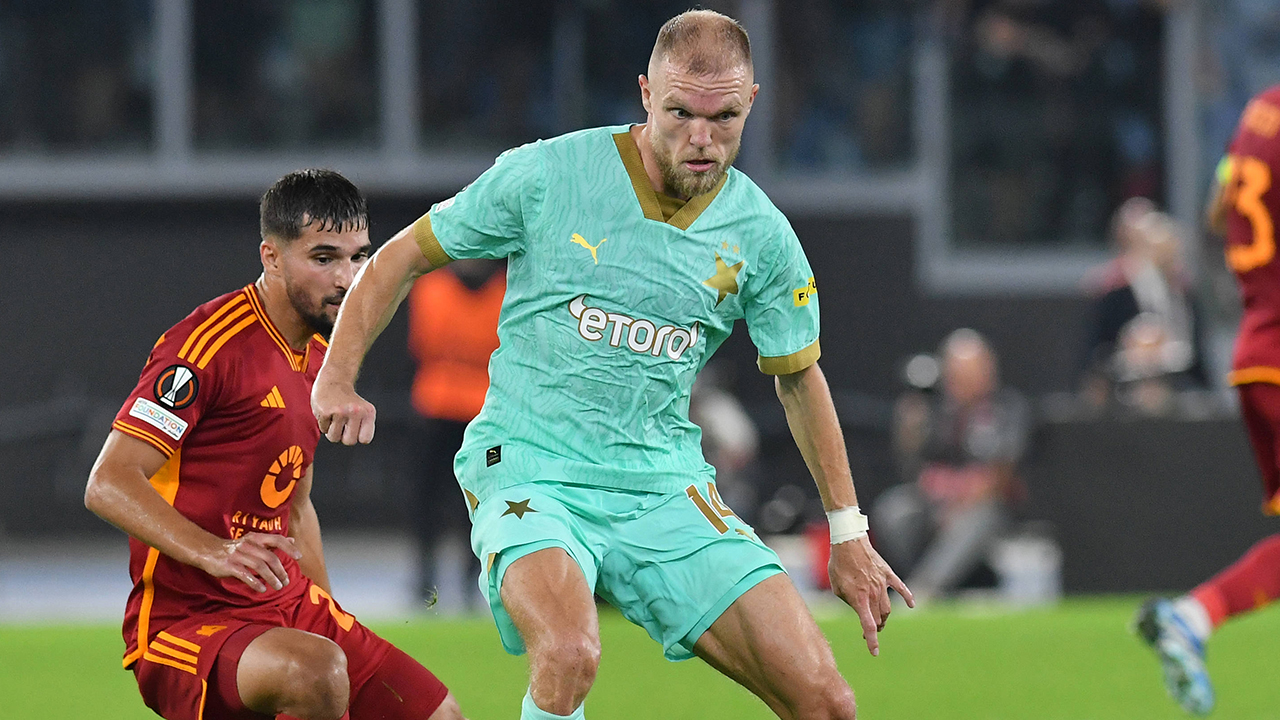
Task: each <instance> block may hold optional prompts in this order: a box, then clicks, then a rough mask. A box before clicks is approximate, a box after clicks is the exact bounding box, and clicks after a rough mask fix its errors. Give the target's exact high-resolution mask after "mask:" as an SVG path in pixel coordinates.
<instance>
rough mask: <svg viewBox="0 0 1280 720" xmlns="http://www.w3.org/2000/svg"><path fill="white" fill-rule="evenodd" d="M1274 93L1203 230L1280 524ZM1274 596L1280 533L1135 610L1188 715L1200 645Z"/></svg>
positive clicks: (1278, 121) (1265, 95) (1246, 123)
mask: <svg viewBox="0 0 1280 720" xmlns="http://www.w3.org/2000/svg"><path fill="white" fill-rule="evenodd" d="M1278 177H1280V85H1277V86H1274V87H1272V88H1270V89H1268V90H1266V91H1264V92H1262V93H1260V94H1259V95H1257V96H1256V97H1254V99H1253V100H1252V101H1250V102H1249V105H1248V106H1247V107H1246V108H1245V111H1244V114H1243V116H1241V118H1240V125H1239V127H1238V128H1237V130H1236V135H1235V138H1234V139H1233V140H1232V141H1231V145H1230V147H1229V148H1228V150H1227V155H1226V156H1225V157H1224V158H1223V159H1222V162H1221V163H1219V165H1218V172H1217V182H1216V183H1215V185H1214V191H1213V195H1212V198H1211V199H1210V201H1209V208H1208V224H1209V228H1210V229H1211V230H1212V231H1213V232H1215V233H1216V234H1218V235H1221V236H1224V237H1225V238H1226V243H1227V244H1226V256H1227V265H1228V266H1229V267H1230V268H1231V269H1232V270H1233V271H1234V272H1235V274H1236V278H1237V280H1238V281H1239V284H1240V294H1241V297H1242V299H1243V301H1244V316H1243V317H1242V318H1241V321H1240V334H1239V336H1238V338H1237V340H1236V348H1235V357H1234V359H1233V360H1232V371H1231V375H1230V376H1229V380H1230V382H1231V384H1232V385H1234V386H1236V388H1237V390H1238V392H1239V393H1240V410H1241V412H1242V413H1243V415H1244V421H1245V426H1246V427H1247V428H1248V430H1249V439H1250V441H1251V443H1252V445H1253V452H1254V456H1255V458H1256V459H1257V462H1258V469H1259V470H1260V471H1261V473H1262V485H1263V512H1265V513H1267V514H1269V515H1280V262H1277V261H1276V260H1277V259H1276V227H1275V219H1276V218H1277V217H1280V187H1277V186H1276V183H1275V180H1276V179H1277V178H1278ZM1277 597H1280V534H1276V535H1272V536H1270V537H1268V538H1266V539H1264V540H1262V541H1260V542H1259V543H1258V544H1256V545H1254V546H1253V548H1251V549H1250V550H1249V551H1248V552H1247V553H1246V554H1245V555H1244V557H1242V558H1241V559H1240V560H1238V561H1236V563H1235V564H1233V565H1231V566H1230V567H1228V568H1226V569H1225V570H1223V571H1222V572H1220V573H1218V574H1217V575H1215V576H1214V577H1212V578H1210V579H1209V580H1207V581H1205V582H1204V583H1202V584H1200V585H1199V586H1197V587H1196V588H1195V589H1193V590H1192V591H1191V592H1190V593H1188V594H1187V595H1184V596H1182V597H1180V598H1176V599H1173V600H1168V599H1164V598H1155V599H1152V600H1149V601H1147V602H1146V603H1145V604H1144V605H1143V606H1142V608H1141V609H1140V610H1139V611H1138V616H1137V618H1136V626H1137V629H1138V632H1139V634H1140V635H1141V636H1142V638H1143V639H1144V640H1146V641H1147V643H1148V644H1150V645H1151V647H1152V648H1153V649H1154V650H1155V652H1156V655H1157V656H1158V657H1159V658H1160V662H1161V665H1162V666H1163V669H1164V678H1165V685H1166V686H1167V687H1168V689H1169V693H1170V694H1171V695H1172V696H1173V698H1174V699H1175V700H1177V701H1178V703H1179V704H1180V705H1182V707H1183V708H1184V709H1186V710H1187V711H1188V712H1194V713H1197V714H1204V713H1207V712H1209V711H1210V710H1212V709H1213V704H1214V694H1213V686H1212V685H1211V684H1210V682H1209V675H1208V672H1207V671H1206V669H1205V665H1204V644H1205V642H1206V641H1207V640H1208V639H1209V636H1210V635H1211V634H1212V633H1213V631H1214V630H1215V629H1216V628H1217V627H1218V626H1220V625H1221V624H1222V623H1223V622H1224V621H1226V620H1227V619H1228V618H1231V617H1235V616H1237V615H1240V614H1243V613H1247V612H1249V611H1251V610H1254V609H1255V608H1258V607H1261V606H1262V605H1265V604H1267V603H1268V602H1270V601H1272V600H1274V599H1276V598H1277Z"/></svg>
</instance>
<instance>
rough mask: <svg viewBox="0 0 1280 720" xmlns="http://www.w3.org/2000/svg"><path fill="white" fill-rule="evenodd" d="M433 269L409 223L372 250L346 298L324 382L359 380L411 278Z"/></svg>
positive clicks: (329, 352)
mask: <svg viewBox="0 0 1280 720" xmlns="http://www.w3.org/2000/svg"><path fill="white" fill-rule="evenodd" d="M430 270H431V264H430V263H428V262H427V259H426V258H425V257H423V255H422V251H421V250H419V249H418V245H417V243H416V242H415V241H414V238H413V232H412V228H411V227H410V228H405V229H404V230H402V231H400V232H399V233H397V234H396V236H395V237H393V238H391V239H390V240H388V241H387V243H386V244H385V245H383V246H382V247H381V248H380V249H379V250H378V252H376V253H374V255H373V257H372V258H370V259H369V262H368V263H366V264H365V266H364V268H362V269H361V271H360V274H359V275H358V276H357V277H356V280H355V282H354V283H353V284H352V286H351V290H350V292H348V293H347V296H346V298H345V299H344V300H343V302H342V309H341V311H340V312H339V313H338V320H337V322H336V323H335V324H334V328H333V337H332V342H331V344H330V347H329V351H328V353H327V354H326V355H325V361H324V366H323V367H322V368H321V374H322V375H323V378H324V380H325V381H326V382H341V383H351V384H354V383H355V379H356V375H357V374H358V373H359V371H360V364H361V363H362V362H363V361H364V356H365V353H367V352H368V351H369V348H370V346H372V345H373V341H374V340H376V339H377V337H378V335H379V334H381V333H382V331H383V329H384V328H386V326H387V323H389V322H391V318H392V317H393V316H394V315H395V312H396V308H398V307H399V306H400V303H401V302H402V301H403V300H404V298H405V296H406V295H408V294H409V289H410V288H411V287H413V281H414V280H415V279H416V278H417V277H418V276H420V275H422V274H423V273H426V272H428V271H430Z"/></svg>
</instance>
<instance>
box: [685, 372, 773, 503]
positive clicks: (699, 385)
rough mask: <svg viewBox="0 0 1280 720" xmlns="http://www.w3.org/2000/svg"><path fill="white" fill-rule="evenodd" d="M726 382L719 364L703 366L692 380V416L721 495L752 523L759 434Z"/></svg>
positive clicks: (690, 401) (756, 499) (755, 499)
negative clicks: (699, 431)
mask: <svg viewBox="0 0 1280 720" xmlns="http://www.w3.org/2000/svg"><path fill="white" fill-rule="evenodd" d="M725 385H726V382H725V378H724V375H723V373H722V369H721V366H720V365H718V364H717V363H715V362H714V361H713V362H712V363H711V364H710V365H708V366H707V367H705V368H703V369H702V372H700V373H698V379H697V380H696V381H695V382H694V383H693V392H692V394H691V396H690V398H689V419H690V420H692V421H693V422H694V424H696V425H697V426H698V427H700V428H702V454H703V457H705V458H706V459H707V462H708V463H710V464H711V466H712V467H714V468H715V469H716V489H717V490H718V491H719V492H720V496H721V497H722V498H723V499H724V501H725V502H726V503H727V504H728V505H729V507H730V508H732V509H733V511H734V512H735V513H737V514H738V516H739V517H741V518H743V519H744V520H746V521H747V522H752V517H753V515H754V513H755V508H756V504H757V502H758V493H757V492H756V488H755V486H754V484H753V483H752V482H751V477H750V472H751V463H752V462H754V461H755V459H756V453H757V452H758V450H759V448H760V434H759V432H757V430H756V425H755V423H754V422H752V421H751V416H750V415H747V411H746V410H744V409H743V407H742V403H740V402H738V398H736V397H734V395H733V393H731V392H729V390H727V389H726V388H725Z"/></svg>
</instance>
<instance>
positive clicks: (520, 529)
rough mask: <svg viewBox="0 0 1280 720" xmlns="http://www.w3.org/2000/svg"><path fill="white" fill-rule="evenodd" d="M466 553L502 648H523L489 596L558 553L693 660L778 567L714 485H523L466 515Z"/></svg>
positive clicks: (674, 653)
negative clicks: (477, 570)
mask: <svg viewBox="0 0 1280 720" xmlns="http://www.w3.org/2000/svg"><path fill="white" fill-rule="evenodd" d="M471 547H472V549H473V550H474V551H475V553H476V557H479V558H480V562H481V564H482V567H483V571H482V572H481V574H480V590H481V591H482V592H484V594H485V597H487V598H488V600H489V607H490V608H491V609H492V610H493V618H494V621H495V622H496V623H497V625H498V634H499V636H500V637H501V638H502V646H503V648H505V649H506V651H507V652H509V653H511V654H513V655H520V654H522V653H524V651H525V647H524V641H523V640H522V639H521V638H520V633H519V632H518V631H517V630H516V627H515V625H514V624H513V623H512V621H511V616H510V615H508V614H507V611H506V609H505V608H504V607H503V606H502V600H501V596H500V594H499V592H498V590H499V588H501V587H502V578H503V576H504V575H505V574H506V572H507V568H508V567H510V566H511V563H513V562H515V561H516V560H519V559H520V558H522V557H524V556H525V555H528V554H530V553H533V552H537V551H538V550H544V549H546V548H552V547H557V548H562V549H563V550H564V551H565V552H567V553H568V554H569V557H571V558H573V560H574V561H575V562H576V563H577V564H578V567H580V568H582V574H583V576H584V577H585V578H586V580H587V587H590V588H592V589H593V590H594V591H595V593H596V594H597V595H599V596H600V597H602V598H604V599H605V600H606V601H607V602H608V603H609V604H610V605H613V606H614V607H616V608H618V609H619V610H620V611H622V614H623V616H624V617H626V618H627V619H628V620H630V621H631V622H633V623H635V624H637V625H639V626H641V627H643V628H644V629H645V630H646V631H648V633H649V637H652V638H653V639H654V640H657V641H658V642H659V643H662V650H663V654H664V655H665V656H666V657H667V659H668V660H687V659H689V658H691V657H693V645H694V643H695V642H697V640H698V638H699V637H701V636H702V633H704V632H706V630H707V628H709V627H711V623H713V622H715V620H716V618H718V617H720V615H721V614H722V613H724V611H725V610H727V609H728V608H729V606H730V605H731V604H733V601H734V600H737V599H738V598H739V597H741V596H742V594H743V593H745V592H746V591H747V590H750V589H751V588H752V587H754V586H755V585H756V584H758V583H759V582H760V581H762V580H764V579H765V578H767V577H770V576H772V575H776V574H778V573H780V572H783V570H782V564H781V563H780V562H779V560H778V556H777V554H775V553H774V552H773V551H772V550H770V549H769V548H768V547H766V546H765V545H764V543H762V542H760V539H759V538H757V537H756V534H755V532H754V531H752V529H751V527H750V526H749V525H747V524H746V523H744V522H742V521H741V520H739V519H738V517H737V516H735V515H734V514H733V513H732V512H731V511H730V510H729V508H728V507H726V506H725V505H724V503H723V502H722V501H721V500H720V496H719V493H718V492H716V490H715V483H713V482H707V481H705V480H703V481H700V482H698V483H696V484H691V485H690V486H689V488H688V489H687V490H686V491H685V492H683V493H676V494H659V493H644V492H630V491H625V490H611V489H606V488H596V487H587V486H582V485H568V484H565V483H559V482H541V481H539V482H530V483H524V484H521V485H516V486H513V487H509V488H504V489H502V490H499V491H497V492H495V493H494V494H493V495H491V496H490V497H488V498H486V499H485V500H484V501H483V502H481V503H480V504H479V505H478V506H477V507H476V508H475V510H474V512H473V513H472V529H471Z"/></svg>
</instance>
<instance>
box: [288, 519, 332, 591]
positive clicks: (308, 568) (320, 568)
mask: <svg viewBox="0 0 1280 720" xmlns="http://www.w3.org/2000/svg"><path fill="white" fill-rule="evenodd" d="M289 537H291V538H293V540H294V542H295V543H297V544H298V549H299V550H301V551H302V558H301V559H300V560H298V566H299V567H300V568H301V569H302V574H303V575H306V576H307V577H308V578H310V579H311V582H314V583H315V584H316V585H319V586H320V587H321V588H322V589H323V590H324V591H325V592H327V593H330V594H332V593H333V589H332V588H331V587H329V571H328V569H327V568H326V567H325V563H324V543H323V542H322V541H321V539H320V517H319V516H318V515H316V507H315V505H313V504H312V503H311V498H309V497H308V498H303V499H302V501H301V502H295V503H294V504H293V508H292V510H291V515H290V518H289Z"/></svg>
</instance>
